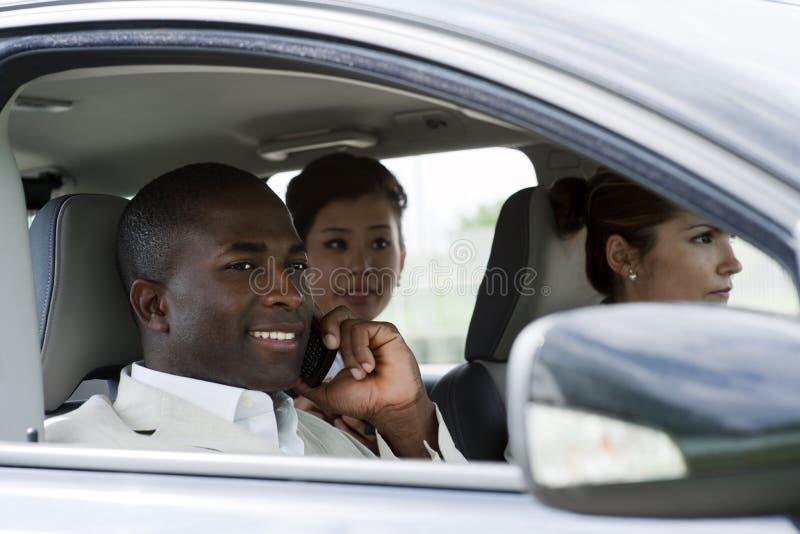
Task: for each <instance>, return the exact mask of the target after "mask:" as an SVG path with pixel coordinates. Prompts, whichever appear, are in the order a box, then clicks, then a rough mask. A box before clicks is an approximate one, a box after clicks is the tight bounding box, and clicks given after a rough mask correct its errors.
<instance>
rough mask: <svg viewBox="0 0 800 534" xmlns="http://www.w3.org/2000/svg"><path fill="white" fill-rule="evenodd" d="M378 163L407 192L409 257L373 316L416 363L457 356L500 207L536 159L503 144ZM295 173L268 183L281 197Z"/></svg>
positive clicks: (530, 182)
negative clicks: (391, 329)
mask: <svg viewBox="0 0 800 534" xmlns="http://www.w3.org/2000/svg"><path fill="white" fill-rule="evenodd" d="M383 163H384V164H385V165H386V166H387V167H388V168H389V169H390V170H391V171H392V172H393V173H394V174H395V176H397V178H398V180H399V181H400V183H401V184H402V185H403V188H404V189H405V190H406V193H407V195H408V208H407V209H406V212H405V214H404V216H403V235H404V238H405V243H406V251H407V256H406V262H405V268H404V269H403V273H402V276H401V279H400V287H398V288H397V290H396V291H395V294H394V297H393V298H392V300H391V302H390V304H389V306H388V308H387V309H386V310H385V311H384V312H383V313H382V314H381V316H380V317H379V318H378V319H379V320H384V321H389V322H392V323H394V324H396V325H397V327H398V328H399V330H400V332H402V333H403V337H404V338H405V339H406V341H407V342H408V344H409V346H410V347H411V348H412V350H413V351H414V354H415V355H416V356H417V359H418V360H419V361H420V362H421V363H426V364H452V363H456V362H461V361H463V359H464V343H465V340H466V335H467V329H468V327H469V321H470V318H471V317H472V310H473V308H474V306H475V299H476V298H477V294H478V286H479V284H480V281H481V278H482V277H483V274H484V271H485V269H486V263H487V261H488V258H489V251H490V248H491V245H492V236H493V234H494V226H495V223H496V221H497V216H498V214H499V213H500V207H501V206H502V204H503V202H504V201H505V200H506V199H507V198H508V197H509V196H511V195H512V194H513V193H515V192H517V191H519V190H520V189H523V188H525V187H531V186H534V185H536V174H535V172H534V169H533V165H532V164H531V162H530V160H529V159H528V157H527V156H525V155H524V154H523V153H522V152H520V151H518V150H515V149H511V148H502V147H498V148H485V149H475V150H461V151H454V152H443V153H437V154H427V155H419V156H410V157H403V158H394V159H387V160H383ZM296 174H297V173H296V172H286V173H279V174H276V175H274V176H272V177H271V178H270V179H269V184H270V186H272V188H273V189H274V190H275V191H276V192H277V193H278V194H279V195H280V196H281V198H284V199H285V194H286V186H287V184H288V182H289V180H291V178H292V177H293V176H294V175H296ZM456 192H457V194H455V193H456Z"/></svg>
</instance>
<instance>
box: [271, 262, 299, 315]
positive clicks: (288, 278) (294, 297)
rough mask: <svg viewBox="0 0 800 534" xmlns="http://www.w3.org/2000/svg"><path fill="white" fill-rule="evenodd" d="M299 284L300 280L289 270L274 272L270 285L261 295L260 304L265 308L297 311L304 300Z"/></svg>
mask: <svg viewBox="0 0 800 534" xmlns="http://www.w3.org/2000/svg"><path fill="white" fill-rule="evenodd" d="M301 283H302V281H301V278H300V277H299V276H297V274H296V273H294V272H293V271H292V270H291V269H280V270H276V272H275V273H274V275H273V276H272V283H271V284H270V285H269V287H268V288H266V289H267V290H266V291H264V293H263V295H262V302H263V303H264V305H265V306H284V307H286V308H290V309H292V310H294V309H297V308H299V307H300V306H301V305H302V304H303V300H304V299H305V298H306V295H305V292H304V291H303V288H302V287H301Z"/></svg>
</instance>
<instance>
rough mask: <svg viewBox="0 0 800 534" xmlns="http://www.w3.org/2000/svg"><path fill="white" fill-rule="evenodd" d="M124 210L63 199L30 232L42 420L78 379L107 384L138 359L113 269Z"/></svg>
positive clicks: (101, 198)
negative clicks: (107, 378) (39, 345)
mask: <svg viewBox="0 0 800 534" xmlns="http://www.w3.org/2000/svg"><path fill="white" fill-rule="evenodd" d="M126 204H127V200H125V199H124V198H120V197H115V196H110V195H94V194H77V195H67V196H64V197H59V198H56V199H53V200H51V201H49V202H48V203H47V204H46V205H45V206H44V207H43V208H42V209H41V210H40V211H39V212H38V213H37V215H36V218H35V219H34V221H33V223H32V224H31V230H30V241H31V250H32V259H33V268H34V282H35V286H36V300H37V309H38V311H39V341H40V344H41V356H42V372H43V380H44V394H45V410H46V411H48V412H52V411H54V410H56V409H58V408H59V407H60V406H61V405H62V404H64V401H66V400H67V398H68V397H69V396H70V394H71V393H72V392H73V391H74V390H75V389H76V388H77V387H78V385H79V384H80V383H81V381H83V380H84V379H87V378H106V377H110V376H113V374H114V373H115V372H116V370H118V369H119V368H120V367H121V366H123V365H127V364H128V363H130V362H133V361H136V360H138V359H140V358H141V354H142V350H141V345H140V341H139V332H138V330H137V328H136V323H135V321H134V319H133V315H132V313H131V311H130V306H129V305H128V298H127V294H126V292H125V289H124V287H123V285H122V282H121V280H120V277H119V274H118V270H117V262H116V232H117V223H118V222H119V218H120V215H121V214H122V210H123V209H124V208H125V205H126Z"/></svg>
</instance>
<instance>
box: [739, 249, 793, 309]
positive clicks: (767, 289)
mask: <svg viewBox="0 0 800 534" xmlns="http://www.w3.org/2000/svg"><path fill="white" fill-rule="evenodd" d="M733 250H734V252H735V253H736V257H737V258H739V261H740V262H741V264H742V272H740V273H739V274H737V275H736V276H735V277H734V279H733V284H734V287H733V291H732V292H731V300H730V301H729V304H730V305H731V306H735V307H737V308H749V309H754V310H762V311H767V312H772V313H783V314H789V315H797V314H798V313H800V303H798V298H797V290H796V288H795V286H794V283H793V282H792V279H791V277H790V276H789V274H788V273H787V272H786V270H785V269H783V268H782V267H781V266H780V265H779V264H778V262H776V261H775V260H773V259H772V258H771V257H769V256H768V255H766V254H764V253H763V252H761V250H759V249H758V248H756V247H755V246H753V245H751V244H750V243H748V242H746V241H744V240H742V239H735V240H734V241H733Z"/></svg>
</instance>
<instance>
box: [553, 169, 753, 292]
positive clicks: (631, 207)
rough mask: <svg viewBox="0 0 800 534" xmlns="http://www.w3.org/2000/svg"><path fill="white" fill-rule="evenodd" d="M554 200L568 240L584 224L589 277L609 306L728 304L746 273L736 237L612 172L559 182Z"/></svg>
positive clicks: (555, 187)
mask: <svg viewBox="0 0 800 534" xmlns="http://www.w3.org/2000/svg"><path fill="white" fill-rule="evenodd" d="M550 201H551V204H552V206H553V211H554V213H555V216H556V226H557V229H558V231H559V233H560V234H561V235H562V236H569V235H572V234H574V233H575V232H577V231H579V230H580V229H581V228H583V227H584V226H585V227H586V229H587V234H586V274H587V276H588V278H589V282H590V283H591V284H592V286H594V288H595V289H596V290H597V291H598V292H600V293H602V294H603V295H605V296H606V299H605V301H604V302H638V301H659V300H683V301H709V302H722V303H725V302H727V301H728V298H729V297H730V293H731V290H732V289H733V283H732V277H733V275H734V274H736V273H738V272H739V271H741V270H742V265H741V264H740V263H739V260H738V259H737V258H736V255H735V254H734V252H733V248H732V247H731V239H732V238H733V236H732V235H731V234H730V233H728V232H725V231H723V230H721V229H719V228H717V227H716V226H714V225H712V224H710V223H708V222H707V221H705V220H703V219H701V218H699V217H697V216H695V215H693V214H691V213H689V212H687V211H685V210H684V209H682V208H680V207H678V206H676V205H675V204H673V203H671V202H669V201H668V200H666V199H664V198H662V197H660V196H659V195H656V194H654V193H651V192H650V191H648V190H647V189H644V188H643V187H641V186H639V185H637V184H635V183H633V182H631V181H630V180H627V179H626V178H624V177H622V176H620V175H619V174H617V173H615V172H613V171H610V170H607V169H600V170H598V172H597V173H595V175H594V176H592V177H591V178H590V179H589V180H583V179H581V178H562V179H560V180H558V181H557V182H555V183H554V184H553V186H552V188H551V190H550Z"/></svg>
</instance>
